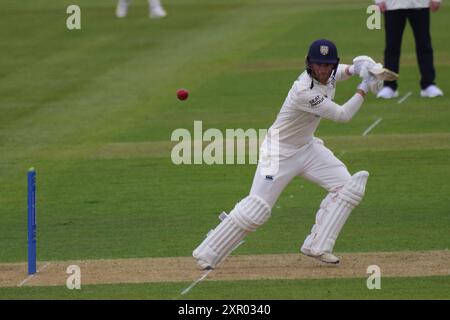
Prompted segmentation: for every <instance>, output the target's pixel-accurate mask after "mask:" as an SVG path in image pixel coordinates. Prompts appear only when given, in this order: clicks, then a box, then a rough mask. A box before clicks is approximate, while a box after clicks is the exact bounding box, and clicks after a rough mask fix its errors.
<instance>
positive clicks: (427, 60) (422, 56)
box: [408, 8, 436, 89]
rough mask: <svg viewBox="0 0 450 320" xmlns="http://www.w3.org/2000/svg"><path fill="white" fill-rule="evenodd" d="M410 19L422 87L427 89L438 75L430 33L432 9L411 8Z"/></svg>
mask: <svg viewBox="0 0 450 320" xmlns="http://www.w3.org/2000/svg"><path fill="white" fill-rule="evenodd" d="M408 20H409V23H410V24H411V27H412V30H413V34H414V40H415V43H416V55H417V62H418V64H419V70H420V74H421V76H422V77H421V80H420V87H421V88H422V89H425V88H426V87H428V86H429V85H431V84H434V79H435V77H436V74H435V71H434V66H433V47H432V46H431V35H430V9H429V8H424V9H415V10H412V9H411V10H409V14H408Z"/></svg>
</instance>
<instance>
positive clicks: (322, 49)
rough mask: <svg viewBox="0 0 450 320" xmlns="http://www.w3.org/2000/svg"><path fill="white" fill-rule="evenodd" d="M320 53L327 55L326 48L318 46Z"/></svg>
mask: <svg viewBox="0 0 450 320" xmlns="http://www.w3.org/2000/svg"><path fill="white" fill-rule="evenodd" d="M320 53H321V54H322V55H323V56H326V55H327V54H328V46H320Z"/></svg>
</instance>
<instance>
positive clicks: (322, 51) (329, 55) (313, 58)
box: [306, 39, 339, 75]
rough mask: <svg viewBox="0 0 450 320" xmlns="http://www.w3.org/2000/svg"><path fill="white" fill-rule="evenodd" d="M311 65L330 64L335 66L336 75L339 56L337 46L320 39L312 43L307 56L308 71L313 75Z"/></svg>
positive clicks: (334, 72)
mask: <svg viewBox="0 0 450 320" xmlns="http://www.w3.org/2000/svg"><path fill="white" fill-rule="evenodd" d="M311 63H329V64H332V65H334V66H333V72H332V74H333V75H334V74H336V71H337V67H338V65H339V56H338V51H337V48H336V45H335V44H334V43H333V42H331V41H330V40H326V39H319V40H316V41H314V42H313V43H311V45H310V46H309V50H308V55H307V56H306V70H307V71H308V73H309V74H310V75H311V72H312V71H311Z"/></svg>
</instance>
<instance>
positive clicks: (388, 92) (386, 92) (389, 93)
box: [377, 87, 398, 99]
mask: <svg viewBox="0 0 450 320" xmlns="http://www.w3.org/2000/svg"><path fill="white" fill-rule="evenodd" d="M397 97H398V91H397V90H396V91H394V90H393V89H392V88H391V87H383V88H382V89H381V90H380V92H378V94H377V98H383V99H392V98H397Z"/></svg>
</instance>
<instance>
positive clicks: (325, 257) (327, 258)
mask: <svg viewBox="0 0 450 320" xmlns="http://www.w3.org/2000/svg"><path fill="white" fill-rule="evenodd" d="M300 252H301V253H303V254H304V255H305V256H308V257H311V258H314V259H317V260H319V261H321V262H324V263H330V264H338V263H339V261H340V259H339V258H338V257H336V256H335V255H334V254H331V253H329V252H325V253H322V254H321V255H313V254H312V253H311V251H309V250H308V249H305V248H301V249H300Z"/></svg>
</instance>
